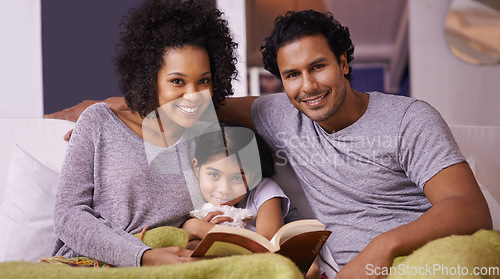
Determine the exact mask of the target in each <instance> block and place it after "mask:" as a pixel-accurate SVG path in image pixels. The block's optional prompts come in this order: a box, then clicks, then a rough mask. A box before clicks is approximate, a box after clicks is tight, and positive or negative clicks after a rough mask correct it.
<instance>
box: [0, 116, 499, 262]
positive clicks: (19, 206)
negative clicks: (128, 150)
mask: <svg viewBox="0 0 500 279" xmlns="http://www.w3.org/2000/svg"><path fill="white" fill-rule="evenodd" d="M73 126H74V123H73V122H69V121H64V120H53V119H6V118H0V131H2V136H1V137H0V154H1V157H0V197H2V198H1V199H0V224H2V229H1V230H0V261H7V260H19V259H25V260H32V261H36V260H38V259H40V256H41V255H44V256H48V255H49V254H50V252H51V248H52V245H53V243H54V240H55V235H54V234H53V230H52V210H53V196H54V195H55V190H56V184H57V179H58V174H59V170H60V168H61V165H62V162H63V159H64V154H65V151H66V147H67V142H65V141H64V140H63V135H64V134H65V133H66V132H67V131H69V130H70V129H71V128H73ZM452 131H453V133H454V135H455V137H456V140H457V142H458V144H459V145H460V147H461V149H462V152H463V153H464V155H465V156H466V158H467V159H468V160H469V162H470V164H471V166H472V167H473V170H474V171H475V173H476V176H477V179H478V181H479V182H480V184H481V185H482V187H483V192H484V193H485V196H486V198H487V200H488V204H489V206H490V210H491V212H492V217H493V222H494V228H495V229H496V230H500V205H499V203H498V201H500V187H499V184H500V182H499V181H500V171H499V167H500V148H498V143H500V127H452ZM15 145H16V146H17V147H16V146H15ZM277 172H278V177H277V181H278V183H279V184H280V185H281V186H282V187H283V188H284V190H285V192H286V193H287V194H288V196H289V197H290V198H291V200H292V203H293V204H295V205H296V206H297V207H298V208H299V211H300V212H301V213H302V214H303V215H305V216H306V217H312V216H313V214H312V212H311V210H310V208H309V206H308V204H307V202H306V201H305V198H304V196H303V192H302V190H301V189H300V187H299V185H298V183H297V181H296V179H294V174H293V172H292V171H291V170H290V169H289V168H283V167H281V168H279V169H278V170H277Z"/></svg>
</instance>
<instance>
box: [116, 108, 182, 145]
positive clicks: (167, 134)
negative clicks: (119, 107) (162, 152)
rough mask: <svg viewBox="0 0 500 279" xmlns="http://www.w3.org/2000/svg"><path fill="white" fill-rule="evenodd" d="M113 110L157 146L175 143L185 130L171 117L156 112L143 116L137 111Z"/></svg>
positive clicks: (135, 130)
mask: <svg viewBox="0 0 500 279" xmlns="http://www.w3.org/2000/svg"><path fill="white" fill-rule="evenodd" d="M112 111H113V113H114V114H115V115H116V116H117V117H118V118H119V119H120V120H121V121H122V122H123V123H124V124H125V125H126V126H127V127H128V128H129V129H130V130H132V132H134V133H135V134H136V135H138V136H139V137H140V138H142V139H143V140H145V141H147V142H149V143H152V144H154V145H156V146H160V147H169V146H172V145H174V144H175V143H176V142H177V141H178V140H179V139H180V138H181V136H182V134H183V133H184V130H185V129H184V128H183V127H181V126H179V125H178V124H176V123H174V122H173V121H171V120H170V119H164V118H161V119H160V118H159V117H155V115H157V114H155V113H152V114H150V115H153V116H149V117H146V118H142V117H141V116H140V115H139V114H138V113H136V112H135V113H132V112H131V111H115V110H112ZM166 127H168V129H166Z"/></svg>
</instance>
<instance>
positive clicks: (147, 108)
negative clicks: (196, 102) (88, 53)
mask: <svg viewBox="0 0 500 279" xmlns="http://www.w3.org/2000/svg"><path fill="white" fill-rule="evenodd" d="M221 15H222V12H221V11H219V10H217V9H216V8H215V7H214V6H213V4H212V3H211V2H209V1H204V0H187V1H186V0H184V1H183V0H148V1H146V2H144V3H143V4H142V5H141V6H140V7H139V8H137V9H131V11H130V14H129V16H128V17H126V18H124V23H123V25H124V26H125V31H124V32H122V33H121V34H120V45H119V47H120V50H119V52H118V55H117V57H116V58H115V59H114V61H113V62H114V64H115V66H116V74H117V76H118V84H119V86H120V89H121V90H122V93H123V94H124V96H125V101H126V103H127V105H128V106H129V107H130V109H131V110H132V111H133V112H138V113H139V114H140V115H141V116H143V117H145V116H146V115H147V114H148V113H150V112H151V111H153V110H154V109H155V108H157V107H158V106H159V103H158V94H157V90H156V84H157V74H158V71H159V69H160V68H161V67H162V66H163V62H164V61H163V55H164V53H165V52H166V50H167V49H168V48H179V47H182V46H184V45H190V46H194V47H200V48H204V49H206V50H207V52H208V56H209V59H210V68H211V72H212V81H213V97H212V100H213V103H214V106H215V108H218V107H219V106H220V105H222V104H223V102H224V100H225V98H226V97H227V96H229V95H232V94H233V90H232V86H231V81H232V79H234V78H236V76H237V74H238V72H237V70H236V66H235V64H236V61H237V59H236V48H237V46H238V45H237V44H236V43H235V42H234V41H233V39H232V36H231V34H230V30H229V28H228V26H227V25H228V24H227V21H226V20H224V19H222V18H221Z"/></svg>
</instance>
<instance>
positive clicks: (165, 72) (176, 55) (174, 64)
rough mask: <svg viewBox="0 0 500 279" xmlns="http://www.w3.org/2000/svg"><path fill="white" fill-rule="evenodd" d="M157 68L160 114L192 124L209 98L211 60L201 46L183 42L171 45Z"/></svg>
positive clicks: (211, 89) (201, 112) (210, 91)
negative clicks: (173, 46) (174, 46)
mask: <svg viewBox="0 0 500 279" xmlns="http://www.w3.org/2000/svg"><path fill="white" fill-rule="evenodd" d="M163 62H164V63H163V67H161V68H160V70H159V71H158V77H157V90H158V91H157V92H158V101H159V104H160V115H165V116H167V117H168V118H169V119H170V120H172V121H173V122H175V123H176V124H178V125H179V126H182V127H185V128H188V127H192V126H193V125H194V124H195V123H196V121H198V119H199V118H200V116H201V115H202V114H203V112H204V111H205V109H206V108H207V106H208V105H209V104H210V101H211V98H212V94H213V93H212V91H213V87H212V73H211V71H210V59H209V57H208V53H207V51H206V50H205V49H204V48H198V47H194V46H189V45H185V46H183V47H180V48H170V49H168V50H167V51H166V52H165V54H164V55H163Z"/></svg>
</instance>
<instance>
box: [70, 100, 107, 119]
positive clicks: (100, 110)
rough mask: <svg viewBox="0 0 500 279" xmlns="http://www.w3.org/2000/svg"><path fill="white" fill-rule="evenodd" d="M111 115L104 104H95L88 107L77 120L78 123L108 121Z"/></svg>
mask: <svg viewBox="0 0 500 279" xmlns="http://www.w3.org/2000/svg"><path fill="white" fill-rule="evenodd" d="M112 114H113V112H112V111H111V109H110V108H109V107H108V105H107V104H106V103H96V104H93V105H91V106H89V107H88V108H87V109H85V110H84V111H83V112H82V115H80V118H78V122H81V121H99V120H103V119H109V118H110V117H112Z"/></svg>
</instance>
